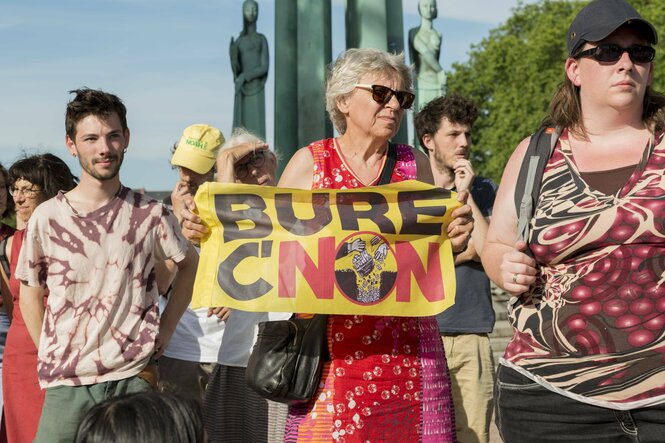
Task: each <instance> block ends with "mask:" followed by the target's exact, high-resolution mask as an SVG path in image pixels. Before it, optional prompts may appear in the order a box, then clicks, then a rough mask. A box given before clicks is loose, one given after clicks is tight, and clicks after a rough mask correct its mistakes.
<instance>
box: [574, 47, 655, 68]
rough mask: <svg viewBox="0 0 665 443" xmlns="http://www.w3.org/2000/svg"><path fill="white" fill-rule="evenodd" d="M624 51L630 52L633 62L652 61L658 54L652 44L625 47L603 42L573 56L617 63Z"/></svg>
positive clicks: (629, 55)
mask: <svg viewBox="0 0 665 443" xmlns="http://www.w3.org/2000/svg"><path fill="white" fill-rule="evenodd" d="M624 52H627V53H628V57H630V60H631V61H632V62H633V63H650V62H652V61H653V58H654V57H655V56H656V50H655V49H653V48H652V47H651V46H645V45H631V46H629V47H627V48H624V47H622V46H619V45H613V44H603V45H598V46H596V47H595V48H591V49H587V50H586V51H582V52H578V53H577V55H576V56H575V57H573V58H580V57H590V58H593V59H594V60H596V61H598V62H601V63H616V62H617V61H619V59H620V58H621V56H622V55H623V53H624Z"/></svg>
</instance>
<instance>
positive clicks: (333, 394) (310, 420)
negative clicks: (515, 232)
mask: <svg viewBox="0 0 665 443" xmlns="http://www.w3.org/2000/svg"><path fill="white" fill-rule="evenodd" d="M411 86H412V77H411V71H410V69H409V67H408V66H406V65H405V64H404V58H403V56H402V55H394V54H389V53H386V52H383V51H379V50H375V49H349V50H347V51H346V52H345V53H343V54H342V55H341V56H340V57H339V58H338V59H337V60H336V61H335V63H334V64H333V65H332V67H331V70H330V74H329V77H328V82H327V89H326V108H327V110H328V113H329V114H330V118H331V120H332V122H333V124H334V126H335V128H336V129H337V131H338V132H339V134H340V135H339V137H336V138H331V139H326V140H320V141H316V142H314V143H312V144H310V145H309V146H307V147H305V148H303V149H300V150H299V151H298V152H296V154H295V155H294V156H293V158H292V159H291V161H290V162H289V164H288V165H287V166H286V169H285V170H284V172H283V174H282V177H281V180H280V182H279V186H280V187H289V188H300V189H321V188H330V189H346V188H349V189H350V188H362V187H365V186H371V185H376V184H377V183H378V181H379V178H380V176H381V172H382V169H383V166H384V163H385V162H386V156H387V152H388V142H389V140H390V139H391V138H392V137H393V136H394V135H395V134H396V133H397V130H398V129H399V126H400V123H401V121H402V117H403V115H404V111H405V110H406V109H408V108H409V107H411V105H412V103H413V100H414V95H413V93H412V92H411ZM396 156H397V158H396V162H395V167H394V169H393V171H392V176H391V180H390V181H391V182H399V181H402V180H409V179H417V180H420V181H424V182H427V183H432V181H433V180H432V173H431V170H430V167H429V163H428V160H427V157H425V155H424V154H423V153H422V152H419V151H416V150H414V149H413V148H411V147H409V146H407V145H401V144H398V145H396ZM453 216H454V217H455V221H453V222H452V223H451V225H450V227H449V229H448V234H449V235H450V238H451V240H452V243H453V251H461V250H462V249H463V248H464V247H465V245H466V242H467V240H468V237H469V232H470V231H471V228H472V223H471V220H470V210H469V207H468V206H463V207H462V208H460V209H459V210H458V211H457V212H456V213H454V214H453ZM368 247H369V245H368ZM328 334H329V338H328V343H329V351H330V355H331V358H332V361H331V362H329V363H326V365H325V367H324V374H323V377H322V386H323V387H320V388H319V391H317V393H316V394H315V395H314V400H313V401H312V402H310V403H309V404H307V405H303V406H295V407H291V408H290V411H289V418H288V421H287V426H286V432H287V435H286V441H307V442H329V441H337V440H340V441H341V440H344V441H347V442H350V441H353V442H356V441H358V442H362V441H391V440H392V441H394V440H400V441H405V442H407V441H408V442H418V441H436V442H447V441H454V439H455V423H454V422H455V420H454V415H453V411H452V399H451V396H450V380H449V376H448V370H447V366H446V360H445V355H444V351H443V346H442V342H441V338H440V336H439V330H438V326H437V323H436V320H435V319H434V317H423V318H413V317H374V316H362V315H357V316H352V315H330V316H329V317H328ZM333 338H335V339H333Z"/></svg>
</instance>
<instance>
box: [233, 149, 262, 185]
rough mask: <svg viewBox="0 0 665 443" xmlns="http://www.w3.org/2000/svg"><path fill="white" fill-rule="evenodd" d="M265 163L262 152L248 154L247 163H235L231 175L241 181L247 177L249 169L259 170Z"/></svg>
mask: <svg viewBox="0 0 665 443" xmlns="http://www.w3.org/2000/svg"><path fill="white" fill-rule="evenodd" d="M265 162H266V153H265V151H263V150H260V151H254V152H252V153H251V154H249V161H246V162H243V163H236V164H235V165H234V166H233V173H234V174H235V176H236V178H237V179H239V180H242V179H243V178H245V177H247V176H248V175H249V168H250V167H252V168H260V167H261V166H263V165H264V164H265Z"/></svg>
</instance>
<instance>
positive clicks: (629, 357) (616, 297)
mask: <svg viewBox="0 0 665 443" xmlns="http://www.w3.org/2000/svg"><path fill="white" fill-rule="evenodd" d="M567 39H568V40H567V47H568V58H567V60H566V62H565V76H564V80H563V83H562V84H561V86H560V87H559V89H558V90H557V91H556V93H555V95H554V98H553V100H552V103H551V107H550V114H549V117H548V118H547V120H546V121H545V124H546V126H547V127H551V128H553V129H554V130H553V131H551V133H553V134H556V135H557V136H558V138H556V143H553V144H552V152H551V155H550V156H549V158H548V159H547V162H546V165H545V169H544V173H543V178H542V186H541V188H540V196H539V198H538V199H537V200H536V201H534V205H535V208H534V212H533V215H532V216H531V217H530V218H529V220H527V221H528V227H529V229H528V234H527V235H525V236H522V237H520V235H519V234H520V233H519V232H518V210H517V208H516V205H515V200H516V193H519V190H518V176H519V171H520V169H521V165H522V163H523V162H524V161H525V156H526V151H527V147H528V145H529V142H530V138H527V139H525V140H524V141H523V142H522V143H520V145H518V146H517V148H516V149H515V151H514V153H513V155H512V157H511V158H510V160H509V161H508V164H507V165H506V169H505V171H504V175H503V177H502V180H501V183H500V186H499V187H498V189H497V186H496V185H495V184H494V183H493V182H492V181H491V180H489V179H487V178H483V177H480V176H478V175H477V174H476V173H475V169H474V165H473V164H472V161H471V160H470V158H471V157H470V152H471V148H472V130H473V124H474V122H475V120H476V119H477V117H478V115H479V110H478V108H477V107H476V105H475V104H474V103H473V101H472V100H470V99H468V98H466V97H463V96H460V95H457V94H449V95H448V96H442V97H437V98H434V99H433V100H431V101H429V103H427V104H426V105H424V106H423V107H422V108H420V109H418V110H417V112H416V115H415V124H414V127H415V130H416V136H417V140H418V142H419V144H420V145H421V147H422V150H421V149H418V147H416V148H414V147H411V146H408V145H405V144H394V145H393V144H391V142H390V140H391V139H392V138H393V137H394V136H395V134H396V133H397V131H398V129H399V127H400V124H401V122H402V118H403V116H404V113H405V110H407V109H409V108H410V107H411V106H412V104H413V103H414V99H415V96H414V94H413V92H412V89H413V84H412V83H413V79H412V71H411V68H410V67H409V66H407V65H406V63H405V62H404V57H403V55H396V54H391V53H387V52H384V51H380V50H376V49H349V50H347V51H345V52H344V53H342V54H341V55H340V56H339V57H338V58H337V60H336V61H335V62H334V63H333V64H332V65H331V67H330V71H329V76H328V78H327V81H326V109H327V111H328V113H329V115H330V118H331V121H332V123H333V125H334V127H335V129H336V131H337V133H338V134H339V135H338V136H337V137H334V138H328V139H323V140H318V141H313V142H312V143H311V144H310V145H308V146H306V147H303V148H302V149H300V150H299V151H297V152H296V153H295V155H294V156H293V157H292V158H291V159H289V161H288V163H287V165H286V167H285V169H284V172H283V174H282V176H281V177H280V179H279V183H276V177H275V172H276V167H277V162H278V161H279V159H278V158H277V157H276V155H275V154H274V152H273V151H272V150H271V149H270V148H269V146H268V145H267V144H266V143H265V141H264V140H261V139H260V138H259V137H257V136H256V135H254V134H252V133H250V132H247V131H246V130H243V129H242V128H237V129H236V130H234V132H233V134H232V135H231V137H230V139H229V140H225V138H224V136H223V135H222V133H221V132H220V131H219V130H218V129H217V128H215V127H213V126H210V125H207V124H195V125H191V126H188V127H187V128H185V129H184V131H183V133H182V136H181V138H180V139H179V141H178V142H177V143H175V145H174V146H173V149H172V157H171V164H172V165H173V167H174V168H177V170H178V173H179V179H178V181H177V183H175V184H174V188H173V191H172V193H171V195H170V197H169V198H168V199H167V201H165V202H157V201H155V200H154V199H151V198H149V197H147V196H145V195H142V194H140V193H138V192H134V191H132V190H131V189H129V188H127V187H125V186H123V185H122V183H121V181H120V176H119V172H120V168H121V165H122V162H123V157H124V155H125V152H126V151H127V149H128V147H129V140H130V131H129V128H128V123H127V117H126V113H127V110H126V108H125V105H124V104H123V103H122V101H121V100H120V99H119V98H118V97H117V96H115V95H113V94H110V93H107V92H103V91H101V90H92V89H87V88H86V89H78V90H75V91H72V93H73V94H74V97H73V99H72V100H71V101H70V102H69V103H68V104H67V110H66V117H65V133H66V137H65V141H66V146H67V150H68V152H69V154H71V155H72V156H74V157H77V158H78V160H79V163H80V167H81V169H80V172H78V175H79V176H78V177H76V176H75V174H74V173H73V172H72V171H70V170H69V168H68V167H67V166H66V164H65V163H64V162H63V161H62V160H61V159H60V158H58V157H57V156H55V155H53V154H48V153H47V154H38V155H32V156H26V157H24V158H21V159H20V160H18V161H16V162H15V163H14V164H12V165H11V167H9V168H8V170H7V169H5V168H2V167H0V215H1V216H2V224H0V274H1V277H2V278H1V279H0V290H1V293H2V309H0V345H2V347H3V349H4V351H3V359H2V398H3V400H4V407H3V419H2V427H1V428H0V441H9V442H10V443H12V442H17V443H22V442H32V441H36V442H73V441H76V442H108V441H123V442H139V441H175V442H203V441H210V442H278V441H284V442H332V441H336V442H347V443H348V442H382V441H414V442H455V441H460V442H468V443H487V442H488V441H489V427H490V422H491V418H492V413H493V411H495V418H496V423H497V426H498V428H499V431H500V434H501V438H502V439H503V440H504V441H506V442H555V441H561V442H576V441H591V442H630V441H634V442H657V441H662V438H663V435H665V352H664V351H663V350H664V349H665V345H664V343H665V283H663V279H664V278H665V261H664V259H663V257H665V254H664V252H665V251H664V250H665V223H664V222H663V210H664V209H665V178H664V177H663V176H664V172H665V171H663V168H664V167H665V160H664V159H665V145H664V144H663V130H665V110H664V109H665V96H662V95H661V94H659V93H657V92H655V91H654V90H652V89H651V87H650V84H651V81H652V78H653V59H654V55H655V49H654V48H653V45H655V44H656V43H657V41H658V38H657V32H656V30H655V28H654V27H653V26H652V25H651V23H649V22H648V21H646V20H644V19H643V18H642V17H641V16H640V15H639V13H638V12H637V11H636V10H635V9H633V7H632V6H630V5H629V4H628V3H627V2H626V1H625V0H594V1H592V2H591V3H589V4H588V5H587V6H586V7H585V8H584V9H582V10H581V11H580V12H579V14H578V15H577V16H576V18H575V20H574V21H573V22H572V24H571V25H570V29H569V32H568V34H567ZM534 129H536V128H534ZM389 156H394V158H390V159H389V158H388V157H389ZM389 160H390V161H389ZM393 160H394V162H393ZM386 164H389V165H393V164H394V166H393V169H392V170H388V171H387V172H388V175H387V176H388V177H390V182H391V183H396V182H401V181H405V180H419V181H422V182H425V183H429V184H432V185H434V186H437V187H440V188H444V189H447V190H452V191H456V192H457V196H458V199H459V201H460V206H459V207H458V208H457V209H455V210H454V211H453V212H452V217H451V219H452V221H451V222H450V223H449V224H448V226H447V228H446V229H447V235H448V238H449V239H450V242H451V245H452V252H453V258H454V265H455V273H456V279H457V294H456V302H455V305H454V306H453V307H451V308H450V309H448V310H446V311H444V312H443V313H441V314H439V315H437V316H435V317H404V316H367V315H329V316H328V319H327V330H326V342H327V344H328V353H329V359H328V360H327V361H326V362H325V364H324V367H323V375H322V378H321V381H320V384H319V387H318V389H317V391H316V393H315V395H314V396H313V397H312V399H311V401H309V402H308V403H302V404H295V405H291V406H287V405H285V404H282V403H276V402H272V401H270V400H267V399H265V398H263V397H261V396H260V395H259V394H257V393H256V392H254V391H253V390H251V389H250V388H248V387H247V385H246V384H245V368H246V366H247V362H248V359H249V355H250V352H251V350H252V346H253V343H254V341H255V339H256V330H257V326H258V324H259V323H260V322H263V321H270V320H278V319H285V318H289V317H290V316H291V313H267V312H266V313H250V312H243V311H239V310H235V309H229V308H228V307H224V306H212V307H207V308H196V309H195V308H193V306H192V305H191V298H192V287H193V283H194V278H195V275H196V268H197V263H198V256H199V253H200V250H199V243H200V241H201V239H202V238H204V237H205V236H206V235H207V233H208V229H209V228H208V227H207V226H206V225H205V223H204V222H203V221H202V220H201V219H200V218H199V216H198V215H197V208H196V203H195V200H194V196H195V194H196V192H197V190H198V188H199V187H201V186H202V185H203V184H205V183H206V182H213V181H217V182H219V183H243V184H252V185H260V186H278V187H287V188H300V189H324V188H328V189H353V188H363V187H366V186H374V185H377V184H378V183H379V181H380V178H382V177H383V176H385V174H384V168H385V167H386ZM490 279H491V280H492V281H493V282H494V283H495V284H497V285H498V286H499V287H500V288H502V289H504V290H505V291H506V292H508V293H509V294H511V295H512V298H511V300H510V302H509V315H510V321H511V323H512V326H513V329H514V335H513V338H512V341H511V342H510V343H509V344H508V346H507V348H506V350H505V354H504V357H503V358H502V359H501V360H500V362H499V366H498V367H499V369H498V372H497V374H496V377H495V362H494V361H493V358H492V350H491V346H490V343H489V336H488V334H489V333H490V332H491V331H492V328H493V327H494V321H495V319H494V311H493V309H492V300H491V292H490ZM297 315H302V314H297ZM368 338H369V339H368Z"/></svg>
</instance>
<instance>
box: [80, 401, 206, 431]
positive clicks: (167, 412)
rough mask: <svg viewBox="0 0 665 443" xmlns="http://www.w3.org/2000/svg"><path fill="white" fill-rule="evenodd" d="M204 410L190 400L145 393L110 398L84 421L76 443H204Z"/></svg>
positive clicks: (86, 415)
mask: <svg viewBox="0 0 665 443" xmlns="http://www.w3.org/2000/svg"><path fill="white" fill-rule="evenodd" d="M203 436H204V431H203V420H202V418H201V407H200V405H199V404H198V402H197V401H196V400H195V399H194V398H191V397H185V396H179V395H176V394H171V393H164V392H158V391H146V392H139V393H135V394H129V395H125V396H122V397H114V398H110V399H108V400H106V401H104V402H102V403H99V404H98V405H95V406H94V407H92V408H91V409H90V410H89V411H88V412H87V413H86V414H85V416H84V417H83V421H81V424H80V425H79V428H78V431H77V433H76V440H75V442H76V443H107V442H116V443H135V442H136V443H139V442H140V443H143V442H166V441H168V442H172V443H199V442H203Z"/></svg>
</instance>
